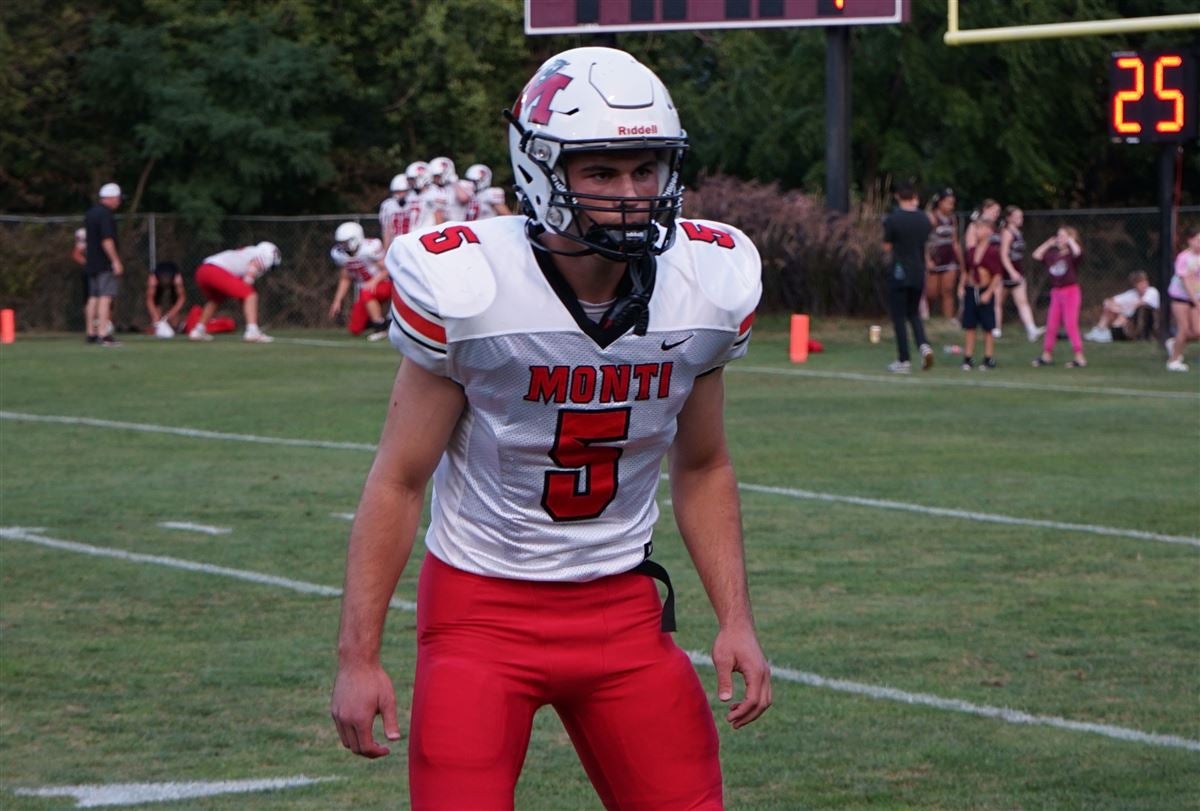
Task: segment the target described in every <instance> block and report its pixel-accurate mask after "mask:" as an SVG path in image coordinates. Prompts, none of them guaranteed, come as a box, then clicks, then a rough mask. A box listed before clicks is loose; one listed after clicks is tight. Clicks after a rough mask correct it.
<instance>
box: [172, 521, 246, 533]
mask: <svg viewBox="0 0 1200 811" xmlns="http://www.w3.org/2000/svg"><path fill="white" fill-rule="evenodd" d="M158 525H159V526H160V527H162V528H163V529H182V530H184V531H185V532H200V533H203V534H205V535H228V534H229V533H231V532H233V530H232V529H230V528H229V527H211V526H209V525H208V524H193V523H192V522H191V521H159V522H158Z"/></svg>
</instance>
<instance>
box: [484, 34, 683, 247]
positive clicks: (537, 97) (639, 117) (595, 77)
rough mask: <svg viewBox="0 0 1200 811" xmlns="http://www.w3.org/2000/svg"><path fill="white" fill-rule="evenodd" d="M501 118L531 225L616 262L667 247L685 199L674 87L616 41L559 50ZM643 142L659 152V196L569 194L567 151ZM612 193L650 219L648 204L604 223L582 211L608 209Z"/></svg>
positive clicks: (635, 146) (629, 147) (625, 147)
mask: <svg viewBox="0 0 1200 811" xmlns="http://www.w3.org/2000/svg"><path fill="white" fill-rule="evenodd" d="M507 116H508V119H509V123H510V126H509V129H508V144H509V154H510V157H511V158H512V166H513V175H514V177H515V178H516V185H517V189H518V191H519V192H520V194H519V196H520V202H521V207H522V209H523V210H524V212H525V214H526V215H527V216H528V217H529V219H530V221H531V227H533V228H534V229H540V230H546V231H550V232H552V233H555V234H559V235H561V236H564V237H567V238H568V239H570V240H572V241H574V242H577V243H579V244H580V245H582V246H584V251H582V253H593V252H594V253H599V254H601V255H603V256H605V257H608V258H611V259H618V260H630V259H636V258H640V257H646V256H651V255H655V254H659V253H662V252H663V251H665V250H666V249H667V248H669V247H670V246H671V244H672V243H673V242H674V240H675V218H676V217H677V216H678V214H679V212H680V209H681V207H682V202H683V186H682V184H681V183H680V180H679V165H680V162H681V161H682V160H683V155H684V153H685V152H686V151H687V143H688V141H687V133H686V132H685V131H684V130H683V128H682V127H680V125H679V113H678V112H677V111H676V109H675V104H674V102H672V101H671V95H670V93H668V92H667V88H666V87H665V86H664V85H663V83H662V82H661V81H660V80H659V78H658V77H657V76H655V75H654V73H653V72H652V71H651V70H650V69H649V68H647V67H646V66H645V65H643V64H641V63H640V62H638V61H637V60H636V59H634V58H633V57H632V56H630V55H629V54H627V53H625V52H624V51H618V50H615V49H612V48H573V49H571V50H569V51H563V52H562V53H560V54H558V55H557V56H553V57H551V58H550V59H549V60H548V61H547V62H546V63H545V64H544V65H542V67H541V68H539V69H538V72H537V73H536V74H535V75H534V77H533V78H532V79H530V81H529V84H527V85H525V89H524V90H522V91H521V95H520V96H519V97H518V98H517V102H516V104H514V105H513V109H512V110H511V111H508V112H507ZM640 149H652V150H655V151H656V154H657V155H658V183H659V185H658V188H659V193H658V196H656V197H652V198H644V197H642V198H606V197H599V196H596V197H591V196H589V197H588V198H587V201H586V202H581V201H580V200H579V199H578V198H577V197H576V195H575V194H573V193H572V191H571V189H570V187H569V186H568V184H567V178H566V172H565V170H564V168H563V156H564V155H565V154H567V153H570V152H594V151H599V150H640ZM618 199H619V200H626V201H629V202H636V203H648V204H649V210H650V219H649V221H648V222H647V221H646V219H645V216H644V212H645V208H644V207H643V208H642V209H641V210H640V214H641V216H639V217H637V218H636V219H635V218H630V219H628V220H625V219H624V218H622V219H623V221H622V223H621V224H620V225H615V226H614V225H608V226H605V227H603V228H601V227H600V226H599V225H596V224H595V223H594V222H590V218H589V217H586V216H584V217H581V216H580V215H581V214H586V212H587V211H588V210H589V209H592V210H599V209H600V208H604V209H605V210H607V211H611V210H612V203H613V202H614V201H617V200H618ZM631 211H632V209H631Z"/></svg>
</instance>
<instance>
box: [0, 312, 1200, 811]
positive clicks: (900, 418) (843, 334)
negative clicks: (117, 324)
mask: <svg viewBox="0 0 1200 811" xmlns="http://www.w3.org/2000/svg"><path fill="white" fill-rule="evenodd" d="M866 332H867V330H866V324H865V323H858V322H855V323H847V324H842V325H836V326H831V325H829V324H824V323H821V322H817V323H816V324H815V325H814V336H815V337H817V338H820V339H821V340H823V341H824V342H825V344H826V351H825V352H824V353H823V354H819V355H814V356H813V357H812V358H811V359H810V361H809V362H808V363H807V364H804V365H801V366H791V365H790V364H789V363H788V362H787V357H786V345H787V335H786V332H785V328H784V322H783V321H782V319H764V320H762V321H761V322H760V325H759V326H757V327H756V329H755V339H754V343H753V345H752V347H751V351H750V354H749V356H748V357H747V358H746V359H745V360H743V361H740V362H739V363H737V364H735V365H734V366H733V367H731V368H730V369H729V371H728V372H727V376H726V384H727V391H728V425H729V434H730V441H731V445H732V449H733V453H734V457H735V462H736V465H737V468H738V473H739V477H740V479H741V481H742V482H743V484H744V486H745V488H746V489H745V490H744V492H743V507H744V513H745V525H746V537H747V553H748V565H749V568H750V574H751V586H752V589H753V592H754V598H755V607H756V614H757V619H758V623H759V627H760V631H761V635H762V640H763V644H764V647H765V648H766V649H767V653H768V655H769V656H770V658H771V659H772V661H773V662H774V663H775V665H776V666H777V667H778V668H780V672H779V673H778V674H777V679H776V683H775V706H774V707H773V708H772V709H771V710H770V711H769V712H768V714H767V715H766V716H764V717H763V719H761V720H760V721H759V722H757V723H756V724H754V725H752V726H750V727H748V728H746V729H743V730H741V731H738V732H734V731H731V730H729V729H728V728H722V730H721V738H722V761H723V765H724V770H725V778H726V791H727V802H728V806H729V808H730V809H788V810H789V811H790V810H791V809H1123V810H1124V809H1144V810H1145V811H1161V810H1162V809H1188V808H1191V809H1194V808H1197V807H1200V701H1198V698H1200V689H1198V687H1200V622H1198V620H1200V599H1198V596H1200V595H1198V592H1200V588H1198V587H1200V565H1198V563H1200V384H1198V382H1197V381H1198V380H1200V375H1198V373H1197V372H1196V371H1194V370H1193V371H1192V372H1191V373H1189V374H1184V375H1179V374H1174V375H1173V374H1168V373H1166V372H1165V371H1164V370H1163V360H1164V359H1163V357H1162V355H1161V351H1160V350H1158V349H1157V348H1155V347H1153V346H1151V345H1149V344H1136V345H1129V344H1113V345H1106V346H1098V347H1096V346H1092V345H1089V346H1088V352H1089V359H1090V361H1091V365H1090V367H1089V368H1087V369H1084V370H1068V369H1064V368H1063V367H1062V366H1061V365H1058V366H1054V367H1051V368H1046V369H1033V368H1030V366H1029V361H1030V359H1031V358H1032V357H1033V356H1034V351H1035V350H1034V349H1033V347H1031V345H1029V344H1027V343H1025V341H1024V339H1023V338H1020V339H1019V340H1018V338H1017V335H1018V334H1019V330H1018V329H1012V330H1010V334H1009V335H1008V336H1007V337H1006V338H1005V339H1004V340H1002V341H1001V343H1000V349H999V351H998V353H997V356H998V359H999V362H1000V369H999V370H997V371H995V372H992V373H984V372H978V371H976V372H971V373H965V372H962V371H959V370H958V369H957V367H956V366H955V365H953V361H954V360H955V358H953V357H952V356H950V355H945V354H943V353H942V351H941V349H942V344H946V343H952V342H953V343H960V342H961V338H960V336H958V335H955V334H953V333H950V332H944V333H938V334H936V335H935V336H934V340H935V343H936V348H937V350H938V358H937V360H938V365H937V366H936V367H935V368H934V369H933V370H932V371H930V372H926V373H914V374H913V375H912V376H911V377H910V378H896V377H891V376H889V375H888V374H887V373H886V372H885V371H884V366H885V365H886V364H887V362H888V361H889V360H890V359H891V353H892V349H891V345H890V344H889V343H888V341H889V339H890V335H889V332H890V330H889V329H887V328H886V327H885V330H884V342H883V343H882V344H880V345H871V344H869V343H868V342H867V341H866ZM281 338H283V339H284V340H280V341H278V342H277V343H275V344H272V345H269V346H247V345H243V344H242V343H241V342H240V341H238V340H237V339H236V337H234V338H230V337H228V336H221V338H219V339H218V340H217V341H216V342H214V343H212V344H208V345H203V346H199V345H194V344H189V343H188V342H186V341H183V340H179V339H177V340H175V341H171V342H159V341H155V340H153V339H150V338H141V337H133V338H129V339H127V340H126V343H125V346H124V347H122V348H120V349H116V350H105V349H99V348H96V347H89V346H85V345H84V344H83V342H82V339H81V338H80V337H78V336H74V335H73V336H69V337H68V336H43V337H28V336H20V339H19V340H18V342H17V343H16V344H13V345H11V346H5V347H3V348H2V349H0V409H2V410H3V412H4V413H3V415H2V416H3V419H0V492H2V496H0V527H3V530H0V535H2V536H3V537H0V601H2V605H0V641H2V648H0V699H2V700H0V807H2V808H5V809H17V810H20V809H46V810H47V811H50V810H51V809H66V808H73V807H76V800H75V799H74V798H72V797H68V796H56V797H45V796H29V795H26V794H23V793H18V791H19V790H20V791H28V790H31V789H41V788H53V787H65V786H75V785H81V784H103V785H109V784H133V783H170V784H181V783H188V782H193V781H238V780H265V779H271V778H279V779H287V778H296V777H298V776H301V775H303V776H307V777H309V778H333V779H330V780H327V781H325V782H320V783H315V784H311V785H307V786H301V787H295V788H286V789H279V790H275V791H269V792H262V793H254V794H219V795H213V796H206V797H201V798H198V799H185V800H180V801H177V802H173V803H171V804H169V805H163V806H158V807H169V808H181V809H200V808H203V809H233V808H238V809H243V808H255V809H274V808H280V809H284V808H286V809H330V808H350V807H354V808H364V809H384V808H404V807H407V787H406V779H407V778H406V766H405V755H404V752H403V747H402V746H401V747H399V751H395V750H394V751H393V754H392V756H391V757H388V758H385V759H383V760H380V761H376V762H368V761H365V760H361V759H358V758H355V757H354V756H352V755H350V754H349V753H348V752H346V751H345V750H344V749H342V748H341V746H340V744H339V742H338V739H337V736H336V733H335V731H334V729H333V726H332V724H331V722H330V721H329V718H328V710H327V702H328V694H329V688H330V684H331V680H332V676H333V673H334V665H335V660H334V640H335V635H336V630H337V619H338V610H339V602H338V600H337V598H336V596H332V595H331V594H330V593H329V592H328V590H329V589H335V588H337V587H339V586H340V584H341V576H342V563H343V554H344V547H345V540H346V536H347V532H348V529H349V524H348V523H347V521H346V519H345V518H344V517H343V516H339V515H338V514H339V513H349V512H352V511H353V510H354V509H355V506H356V500H357V497H358V492H359V489H360V487H361V484H362V480H363V478H364V476H365V474H366V471H367V468H368V466H369V465H370V462H371V458H372V456H371V452H370V446H372V445H373V444H374V442H375V441H376V439H377V436H378V432H379V428H380V425H381V424H382V418H383V414H384V409H385V405H386V397H387V392H388V391H389V388H390V385H391V380H392V376H393V374H394V371H395V367H396V364H397V358H398V356H397V355H396V353H395V352H394V351H392V350H391V349H390V347H389V346H388V345H387V344H386V343H384V344H368V343H366V342H363V341H351V340H350V339H349V338H347V337H344V336H343V335H341V334H335V333H332V332H326V333H313V332H303V333H300V332H296V333H292V334H290V335H289V334H287V333H286V332H285V333H282V334H281ZM313 339H315V340H313ZM1066 352H1067V349H1066V348H1065V347H1064V346H1063V345H1061V344H1060V347H1059V358H1058V359H1059V361H1060V363H1061V361H1062V360H1065V359H1066V358H1067V354H1066ZM1193 354H1194V353H1193ZM1196 365H1198V366H1200V364H1196ZM1194 368H1195V367H1194ZM28 415H40V416H60V417H68V418H72V419H70V420H66V421H58V422H48V421H37V420H32V419H30V417H29V416H28ZM79 418H86V419H87V420H91V422H81V421H80V419H79ZM113 423H121V424H125V425H115V424H113ZM146 426H163V427H167V428H170V429H173V430H174V429H194V431H193V433H191V434H185V433H183V432H178V431H176V432H174V433H172V432H161V431H149V430H146V429H145V427H146ZM196 432H199V433H196ZM205 432H212V433H205ZM230 435H240V436H230ZM250 438H258V439H259V440H262V441H249V439H250ZM274 439H289V440H302V441H303V442H300V443H292V444H285V443H279V442H274V441H268V440H274ZM318 441H325V442H327V443H349V444H348V445H346V446H343V447H330V446H320V445H318V444H317V442H318ZM305 443H308V444H305ZM660 497H661V498H662V499H666V498H667V491H666V487H665V485H664V488H663V490H662V493H661V496H660ZM669 514H670V511H669V510H666V511H664V515H665V516H669ZM164 522H189V523H193V524H200V525H209V526H214V527H220V528H225V529H228V530H229V532H227V533H225V534H219V535H210V534H203V533H201V532H197V531H188V530H180V529H169V528H165V527H162V526H160V524H162V523H164ZM21 527H23V528H26V529H23V530H21V529H14V528H21ZM28 528H40V529H28ZM47 539H50V540H47ZM54 541H63V542H70V543H68V544H58V543H54ZM656 549H657V550H658V551H657V557H658V558H660V559H661V560H662V561H663V562H664V563H665V564H666V565H667V566H668V568H670V569H671V571H672V574H673V576H674V578H675V581H676V586H677V589H678V592H679V594H678V600H679V625H680V628H679V633H678V634H677V639H678V642H679V644H680V645H681V646H682V647H684V648H685V649H687V650H689V651H695V652H697V653H701V654H702V653H704V652H706V651H707V648H708V645H709V643H710V642H711V637H712V633H713V630H714V623H713V621H712V618H711V615H710V612H709V610H708V606H707V602H706V600H705V598H704V595H703V592H702V590H701V588H700V586H699V583H698V580H697V578H696V576H695V574H694V573H693V572H692V571H691V570H690V567H689V565H688V563H687V561H686V555H685V553H684V552H683V549H682V544H681V542H680V541H679V538H678V535H677V534H676V532H675V530H674V526H673V524H672V522H671V521H670V519H669V517H664V519H663V521H662V522H661V525H660V528H659V535H658V542H657V543H656ZM114 550H115V552H114ZM114 554H115V555H116V556H114ZM183 561H186V562H190V563H194V564H204V565H206V566H207V568H204V567H198V568H195V567H194V568H191V569H185V568H181V566H183V565H185V564H183V563H181V562H183ZM416 570H417V566H416V562H415V561H414V564H413V565H411V566H410V567H409V570H408V571H407V572H406V573H405V576H404V578H403V579H402V581H401V583H400V586H399V589H398V594H397V596H398V597H400V598H401V599H404V600H412V599H414V597H415V587H414V585H415V573H416ZM239 573H252V574H248V575H243V576H235V575H238V574H239ZM256 575H257V576H258V578H259V579H257V580H254V579H245V578H246V577H254V576H256ZM269 578H286V579H287V582H283V581H280V580H272V579H269ZM310 587H311V588H310ZM318 587H321V588H324V589H325V590H326V591H325V592H322V591H321V588H318ZM306 589H307V590H306ZM413 619H414V618H413V615H412V614H411V613H409V612H407V611H404V610H400V609H397V610H394V611H393V612H392V616H391V619H390V621H389V624H388V633H387V639H386V642H385V655H384V658H385V662H386V664H387V666H388V667H389V670H390V672H391V674H392V676H393V678H394V679H395V680H396V682H397V690H398V694H399V695H400V697H401V714H402V718H401V726H402V727H404V726H405V725H406V722H407V700H406V695H407V692H408V688H409V685H410V674H411V670H412V667H413V654H414V644H413V639H412V633H411V630H412V628H413ZM698 667H699V672H700V676H701V679H702V680H703V681H704V684H705V686H706V688H707V689H708V691H709V693H710V695H711V696H713V702H714V708H715V709H719V708H718V706H717V705H718V702H717V701H716V699H715V692H716V689H715V678H714V675H713V672H712V670H711V668H707V667H705V666H704V665H703V664H701V665H698ZM822 680H827V681H822ZM1005 708H1007V709H1009V710H1012V711H1013V712H1014V713H1024V714H1025V715H1012V714H1010V715H1008V716H1005V717H997V715H998V712H999V710H1001V709H1005ZM722 714H723V713H722ZM1086 724H1091V725H1094V726H1082V725H1086ZM463 734H464V735H470V734H471V732H470V730H469V729H465V730H463ZM117 794H118V795H119V796H126V801H127V802H132V800H129V799H128V795H121V794H120V792H117ZM517 807H518V808H521V809H547V811H560V810H565V809H595V808H599V803H598V801H597V800H596V798H595V795H594V793H593V792H592V790H591V787H590V786H589V784H588V783H587V780H586V777H585V776H584V773H583V769H582V768H581V767H580V766H579V764H578V762H577V760H576V758H575V755H574V751H573V750H572V749H571V746H570V744H569V742H568V740H567V737H566V734H565V733H564V731H563V729H562V727H561V725H560V724H559V722H558V720H557V718H556V717H555V716H554V714H553V712H552V711H549V710H546V711H543V712H542V713H541V714H539V716H538V722H537V724H536V728H535V734H534V738H533V742H532V744H531V747H530V752H529V756H528V758H527V761H526V766H525V771H524V773H523V775H522V778H521V782H520V784H519V786H518V790H517Z"/></svg>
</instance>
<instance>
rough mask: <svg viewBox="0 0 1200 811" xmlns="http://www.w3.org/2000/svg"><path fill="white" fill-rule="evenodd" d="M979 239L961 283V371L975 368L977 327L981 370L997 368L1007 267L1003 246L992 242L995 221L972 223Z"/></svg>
mask: <svg viewBox="0 0 1200 811" xmlns="http://www.w3.org/2000/svg"><path fill="white" fill-rule="evenodd" d="M973 225H974V227H975V230H974V233H975V235H976V237H977V240H976V242H975V245H974V247H973V248H972V249H971V251H970V253H968V255H967V272H966V273H965V274H964V275H963V276H962V279H961V281H960V282H959V284H958V295H959V298H961V299H962V302H963V311H962V325H963V333H964V338H963V362H962V369H963V371H964V372H969V371H971V370H972V369H974V368H975V361H974V359H973V358H974V355H975V328H976V327H980V328H981V329H983V363H981V364H979V369H980V370H981V371H984V370H987V369H995V368H996V360H995V358H993V357H992V354H993V353H994V352H995V349H996V336H995V333H994V332H993V330H995V328H996V307H995V304H994V302H995V298H996V291H997V290H999V289H1000V284H1001V283H1002V281H1003V279H1004V265H1003V264H1002V263H1001V261H1000V243H999V242H997V241H996V240H994V239H992V238H991V237H992V235H993V234H994V233H996V221H995V220H994V219H990V218H988V217H980V218H979V219H978V220H976V221H975V222H974V223H973Z"/></svg>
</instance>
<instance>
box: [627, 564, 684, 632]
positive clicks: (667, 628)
mask: <svg viewBox="0 0 1200 811" xmlns="http://www.w3.org/2000/svg"><path fill="white" fill-rule="evenodd" d="M630 571H631V572H636V573H638V574H644V575H646V576H648V577H653V578H654V579H655V580H658V581H660V582H662V583H663V584H664V585H665V586H666V587H667V599H666V600H664V601H663V608H662V623H661V624H660V626H659V627H660V628H662V632H663V633H664V634H673V633H675V587H674V586H672V585H671V575H669V574H667V570H666V569H664V568H663V567H662V565H661V564H658V563H656V562H655V561H653V560H650V558H646V559H645V560H643V561H642V562H641V563H639V564H638V565H637V566H634V567H633V568H632V569H630Z"/></svg>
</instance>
